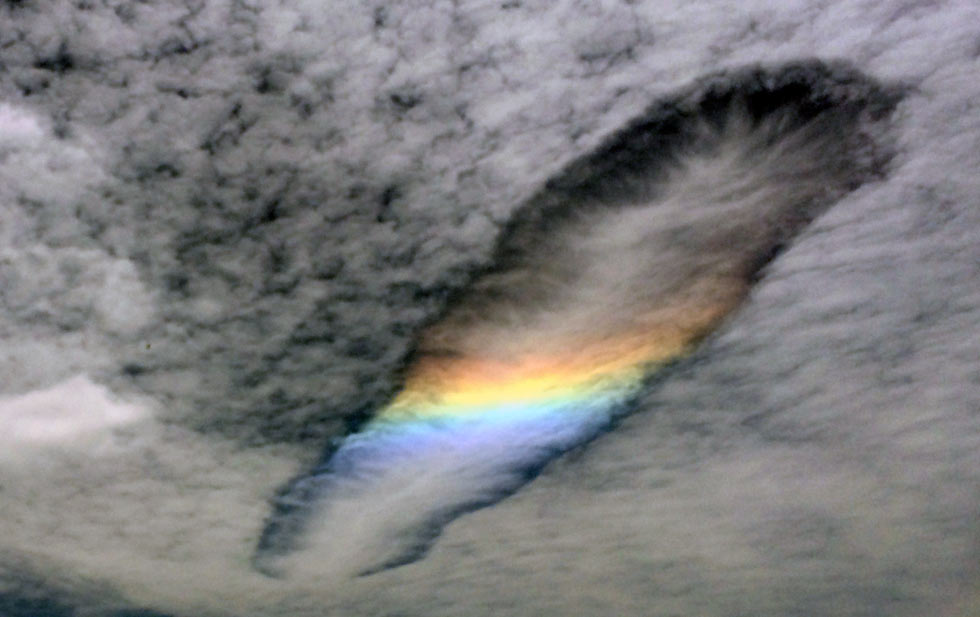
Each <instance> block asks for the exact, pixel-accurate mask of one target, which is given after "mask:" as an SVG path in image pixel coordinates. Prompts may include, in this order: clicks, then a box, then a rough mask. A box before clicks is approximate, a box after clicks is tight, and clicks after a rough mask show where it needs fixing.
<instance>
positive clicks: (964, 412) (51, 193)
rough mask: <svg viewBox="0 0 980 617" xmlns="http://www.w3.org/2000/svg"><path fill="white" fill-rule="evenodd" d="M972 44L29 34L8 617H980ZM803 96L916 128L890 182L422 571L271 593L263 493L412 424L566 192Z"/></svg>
mask: <svg viewBox="0 0 980 617" xmlns="http://www.w3.org/2000/svg"><path fill="white" fill-rule="evenodd" d="M978 21H980V7H977V6H976V4H975V3H972V2H968V1H963V2H955V1H950V2H937V3H924V2H900V1H897V0H890V1H888V2H871V1H857V0H841V1H828V2H781V3H771V2H761V1H757V2H738V3H734V2H726V1H722V0H718V1H706V2H699V3H689V2H677V3H672V2H644V1H635V2H573V1H560V2H549V3H531V2H495V3H489V2H476V1H474V2H424V1H419V2H402V3H394V4H367V3H364V4H360V3H357V4H351V3H332V4H329V5H326V6H325V5H324V4H323V3H321V2H303V1H292V2H291V1H287V0H284V1H283V2H280V3H276V4H272V3H260V2H221V1H206V2H205V1H202V2H190V3H187V2H161V3H155V4H152V5H148V4H137V3H128V2H109V1H106V2H102V3H95V2H92V3H83V4H79V3H72V2H67V1H64V2H58V1H54V2H47V3H43V5H42V3H39V2H35V1H33V0H21V1H20V2H8V3H6V4H3V5H2V6H0V67H2V71H0V338H2V341H3V344H2V345H0V375H2V376H3V377H2V379H0V418H2V419H3V421H2V425H3V429H4V430H3V431H2V432H3V434H2V435H0V446H2V448H0V450H2V451H0V612H2V611H7V613H10V614H11V615H14V616H15V617H21V616H22V615H23V616H25V617H26V616H27V615H32V616H37V615H45V614H47V615H52V616H56V615H57V616H61V615H84V616H85V617H88V616H90V615H91V616H97V617H102V616H111V615H115V616H117V617H122V616H123V615H127V614H130V615H135V614H140V613H136V612H132V611H136V610H138V609H141V610H145V611H152V612H144V613H143V614H144V615H171V616H173V617H182V616H195V617H196V616H210V615H215V616H219V615H236V616H240V617H263V616H266V615H269V616H274V615H427V616H429V615H459V614H468V615H481V614H487V615H489V614H493V615H528V614H536V615H596V614H617V615H664V616H667V615H695V614H696V615H705V616H714V615H718V616H733V615H749V614H751V615H754V616H768V615H774V616H775V615H797V614H813V615H828V616H829V615H833V616H841V617H843V616H858V615H880V614H889V615H897V616H901V615H921V614H924V613H925V612H928V613H932V614H939V615H951V616H959V615H971V614H974V613H975V612H976V611H977V610H978V609H977V606H978V604H977V603H978V601H980V600H978V597H980V573H978V572H977V569H976V568H977V563H980V559H978V550H980V549H978V547H980V542H978V535H977V532H978V529H977V523H976V521H977V520H978V518H980V517H978V516H977V515H978V511H977V510H978V503H980V499H978V497H980V494H978V493H980V489H978V487H980V482H978V471H977V470H978V469H980V460H978V457H980V454H978V452H980V448H978V446H980V422H978V419H977V416H976V409H978V408H980V405H978V403H980V400H978V399H980V382H978V381H977V377H976V368H975V365H976V349H977V344H978V342H980V294H978V291H977V289H978V288H977V285H976V280H977V274H978V273H977V264H978V263H980V254H978V251H980V249H978V248H977V247H978V246H980V242H978V240H980V211H978V209H977V204H978V202H980V179H978V177H977V174H976V169H977V165H978V162H980V160H978V159H980V154H978V152H980V147H978V146H980V115H978V114H977V113H976V110H977V109H978V108H980V82H977V80H976V79H975V75H976V74H977V69H978V67H977V64H978V62H980V38H978V36H977V34H976V29H975V28H974V27H973V24H976V23H978ZM811 58H815V59H819V60H821V61H824V62H838V61H843V62H846V63H848V64H849V65H850V66H852V67H853V68H854V69H855V70H857V71H859V72H860V73H861V74H863V75H866V76H868V77H869V78H870V79H872V80H874V81H875V82H876V83H880V84H883V85H884V86H887V87H894V88H896V89H899V90H901V91H902V92H903V93H904V95H903V97H902V98H901V101H900V102H898V104H897V106H896V107H895V110H894V114H893V116H892V120H891V122H890V124H889V126H888V129H887V130H883V131H882V132H881V134H875V135H873V136H872V137H873V138H874V139H872V140H871V141H870V142H869V143H872V144H875V145H874V148H881V149H885V150H888V151H889V152H890V153H893V156H892V157H891V159H890V162H889V164H888V166H887V169H885V170H883V172H882V173H881V174H879V175H880V177H873V178H863V177H862V182H861V183H860V186H858V187H856V189H855V190H853V191H852V192H850V193H848V194H847V195H844V196H841V197H839V199H837V200H836V201H835V202H834V205H833V206H832V207H830V208H829V209H828V210H827V211H826V212H824V213H823V214H821V215H820V216H819V217H818V218H817V219H816V220H815V221H814V222H813V223H812V224H811V225H810V226H808V227H807V228H806V229H805V230H803V231H802V232H801V233H800V235H799V236H798V237H796V238H795V239H794V240H793V242H792V244H791V245H790V246H789V248H788V249H787V250H786V251H784V252H783V253H782V254H780V255H779V256H778V257H777V258H776V259H775V260H774V261H773V262H772V263H771V264H769V265H768V266H767V268H766V269H765V271H764V272H763V276H762V277H761V279H760V280H759V281H758V282H757V283H756V284H755V285H754V286H752V288H751V291H750V293H749V294H748V296H747V297H746V299H745V300H744V302H742V303H741V304H740V305H739V307H738V308H737V310H736V311H735V312H734V313H733V314H732V315H731V316H730V317H728V318H726V320H725V322H724V323H723V325H721V327H720V328H719V329H718V330H716V331H713V334H712V335H711V337H710V338H709V339H708V340H706V341H705V342H704V343H703V344H702V345H701V346H700V347H699V348H698V349H697V351H696V352H695V353H694V355H693V356H691V357H690V358H688V359H687V360H685V361H684V362H683V363H681V365H679V366H678V367H677V368H676V370H674V371H672V372H671V373H670V374H669V375H667V376H666V377H665V378H664V379H662V380H660V381H658V382H657V383H656V384H655V387H652V388H650V389H649V390H646V391H644V393H643V395H642V396H641V397H640V398H639V400H637V401H636V402H635V404H634V405H633V408H634V410H635V413H633V414H632V415H629V416H628V417H626V418H623V419H622V420H621V421H620V422H619V423H618V424H617V426H616V427H615V428H614V430H612V431H609V432H607V433H605V434H604V435H602V436H601V437H600V438H599V439H597V440H595V441H593V442H591V443H589V444H588V445H587V446H582V447H579V448H576V449H573V450H572V451H571V452H569V453H566V454H565V455H564V456H563V457H560V458H559V459H557V460H554V461H552V462H551V463H550V464H549V465H548V466H547V467H545V468H544V469H543V471H542V472H541V474H540V475H538V476H537V477H536V478H534V480H533V481H532V482H530V483H528V484H526V485H524V486H523V487H521V488H520V490H518V491H517V492H516V493H515V494H514V495H513V496H511V497H510V498H508V499H506V500H503V501H501V502H499V503H497V504H496V505H494V506H493V507H489V508H484V509H481V510H479V511H477V512H473V513H470V514H467V515H465V516H462V517H460V518H458V519H456V520H454V521H453V522H452V523H450V524H449V525H448V526H446V528H445V529H444V530H443V533H442V535H441V536H439V537H438V538H437V539H436V541H435V542H434V543H433V544H432V546H431V548H430V550H429V551H428V552H427V553H426V554H425V556H424V557H423V558H421V559H419V560H417V561H415V562H414V563H412V564H410V565H406V566H404V567H400V568H396V569H391V570H386V571H383V572H379V573H377V574H374V575H371V576H366V577H351V575H350V573H349V572H345V571H344V570H345V567H346V566H347V565H349V564H350V563H352V562H357V561H358V560H360V559H362V558H363V556H364V555H365V554H367V553H368V552H370V550H373V549H372V548H371V543H380V544H381V545H383V546H384V545H387V544H386V543H387V542H389V540H388V539H386V537H385V536H384V533H386V532H390V530H391V529H392V527H391V526H389V525H388V523H385V524H384V525H381V526H380V527H371V526H368V527H361V528H360V529H361V530H362V531H363V532H364V537H366V538H368V540H365V541H364V542H360V541H358V542H353V543H347V544H345V545H344V548H343V550H340V551H320V552H317V551H316V550H315V543H314V546H313V550H306V551H303V552H302V553H301V554H300V555H299V559H298V560H297V561H296V563H294V564H293V565H292V566H291V568H290V572H289V574H288V575H286V576H283V577H280V578H272V577H269V576H266V575H263V574H261V573H260V572H258V571H257V570H256V569H255V567H254V562H253V557H254V553H255V548H256V545H257V543H258V540H259V537H260V535H261V534H262V530H263V527H264V524H265V522H266V519H267V517H268V516H269V515H270V513H271V512H272V511H273V506H272V504H273V501H274V499H275V497H276V495H277V494H279V493H280V492H281V491H282V489H283V488H284V487H286V486H287V485H288V483H289V482H290V481H292V480H294V479H296V478H298V477H303V475H304V474H306V473H307V472H309V471H310V470H311V469H313V468H314V467H315V466H316V465H317V464H318V462H319V461H321V459H322V458H323V455H324V454H323V453H324V451H325V449H326V448H327V447H328V446H330V444H331V443H332V444H334V446H336V445H337V443H339V442H338V441H336V440H339V439H342V438H343V437H344V436H345V435H347V434H348V433H349V432H350V431H351V430H352V429H353V428H354V427H358V426H364V425H365V422H366V421H367V419H369V418H370V417H371V416H372V415H373V414H375V412H377V411H378V410H379V409H380V408H382V406H383V404H384V402H385V401H388V400H390V399H391V397H392V396H394V395H395V394H396V392H397V391H398V389H399V385H400V383H401V380H402V375H403V374H404V371H405V370H406V368H407V367H410V366H411V363H412V358H413V351H414V350H417V348H418V347H419V345H420V344H421V343H420V341H422V342H424V340H425V339H424V338H423V334H424V333H425V332H427V331H428V330H426V328H427V327H430V326H431V325H432V324H433V323H438V320H439V319H440V318H444V317H445V315H446V311H447V307H448V306H451V303H452V301H453V299H454V298H458V297H460V294H465V293H467V290H470V289H473V288H472V287H471V280H472V279H473V276H474V273H476V272H479V271H481V269H482V268H485V267H487V266H488V265H491V264H492V263H493V259H494V253H493V250H494V246H495V245H496V244H497V243H498V242H499V241H500V239H501V238H502V237H505V236H506V234H507V233H508V230H512V229H514V228H515V226H517V227H518V228H519V226H520V224H521V221H524V220H526V219H527V217H528V216H529V214H528V213H529V212H530V211H531V210H529V208H528V206H527V205H526V204H528V203H529V202H528V200H529V199H532V197H533V196H534V195H535V194H539V193H538V191H539V190H540V189H541V187H542V186H544V185H545V183H546V182H547V181H548V180H554V179H556V178H557V179H561V178H568V177H570V176H569V174H572V175H574V173H575V169H577V168H572V171H565V172H562V171H561V170H562V169H564V168H565V166H566V165H568V164H569V163H570V162H573V161H581V160H583V159H581V158H580V157H583V156H585V157H588V155H589V154H590V153H592V152H596V151H597V150H596V149H597V148H600V150H601V144H602V143H604V141H605V140H607V139H608V138H609V136H610V135H613V134H615V133H616V131H618V130H620V129H621V127H623V126H624V125H626V124H627V123H628V122H629V121H630V120H631V119H632V118H636V117H638V116H640V115H642V114H643V113H644V110H647V109H649V108H651V106H654V107H655V106H656V105H658V104H662V103H663V102H665V101H674V100H677V97H678V96H679V93H683V92H686V91H689V90H690V88H691V87H692V84H695V83H698V80H702V79H704V78H705V76H708V75H714V74H718V73H719V72H721V73H724V74H732V73H733V72H737V71H738V70H740V69H741V68H742V67H745V66H750V65H756V64H760V63H761V64H763V65H765V66H767V67H776V68H778V67H780V66H784V65H785V64H786V63H789V62H794V61H797V60H800V59H811ZM869 147H871V146H869ZM531 203H534V202H531ZM532 210H533V208H532ZM698 229H705V228H704V227H700V228H698ZM577 242H581V238H577V237H575V238H572V239H569V240H568V241H567V246H568V247H570V249H569V250H571V249H574V248H575V247H576V246H578V245H577V244H576V243H577ZM681 263H682V262H681V261H676V262H670V263H668V264H667V266H670V267H674V266H679V264H681ZM683 263H689V262H683ZM584 289H586V292H587V291H588V289H589V288H584ZM473 297H477V298H479V295H478V294H476V295H475V296H473ZM580 299H581V298H580ZM481 306H482V305H479V303H477V305H476V307H477V309H479V308H480V307H481ZM518 306H521V305H518ZM477 312H479V311H478V310H477ZM559 321H560V320H559ZM562 323H565V322H562ZM450 331H454V330H451V329H450ZM497 338H498V339H499V341H500V344H501V345H502V346H503V347H507V344H506V343H507V340H509V339H507V338H506V337H503V338H501V337H497ZM515 340H517V339H515ZM332 440H333V441H332ZM495 443H497V444H502V445H501V447H502V448H503V449H504V450H506V451H508V452H511V451H520V448H517V449H516V450H515V448H514V444H512V443H509V442H506V441H503V442H495ZM469 482H470V481H469V480H467V481H466V482H465V483H462V484H460V486H463V485H465V486H470V485H469V484H468V483H469ZM400 503H401V504H403V505H404V504H407V506H406V507H409V508H411V509H412V512H425V511H427V509H431V508H432V507H433V503H434V502H433V501H432V499H431V495H430V494H429V493H425V492H424V491H423V492H421V493H412V492H410V491H409V492H407V493H406V497H405V499H404V500H403V501H402V502H400ZM351 507H352V512H354V514H352V515H351V517H352V519H355V518H357V517H360V516H362V515H363V516H364V518H365V520H374V519H371V517H370V516H367V515H366V514H363V513H365V512H369V510H370V508H371V505H370V503H368V502H358V501H357V499H354V500H353V501H351ZM311 517H312V520H313V522H312V523H309V524H311V525H314V526H315V525H316V524H319V527H318V528H317V529H318V530H319V531H317V537H324V538H327V540H331V539H336V538H337V534H332V525H330V518H329V516H328V515H320V514H317V513H316V512H313V513H312V514H311ZM318 517H319V518H318ZM357 520H360V519H357ZM379 520H383V521H394V523H395V526H394V528H397V522H398V521H399V520H402V517H401V516H400V515H399V514H397V513H396V514H391V513H386V514H385V516H384V517H381V518H380V519H379ZM317 521H319V523H317ZM345 533H346V532H345ZM127 611H130V612H129V613H127Z"/></svg>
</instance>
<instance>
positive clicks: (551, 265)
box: [255, 62, 898, 574]
mask: <svg viewBox="0 0 980 617" xmlns="http://www.w3.org/2000/svg"><path fill="white" fill-rule="evenodd" d="M897 98H898V94H897V91H896V90H892V89H888V88H884V87H881V86H880V85H879V84H877V83H876V82H874V81H873V80H871V79H869V78H867V77H865V76H863V75H860V74H858V73H856V72H854V71H852V70H850V69H848V68H846V67H843V66H828V65H826V64H823V63H819V62H806V63H799V64H794V65H791V66H784V67H781V68H778V69H773V70H765V69H758V68H752V69H746V70H741V71H737V72H732V73H725V74H720V75H714V76H711V77H709V78H706V79H704V80H702V81H700V82H698V83H697V84H695V85H694V86H693V87H691V88H689V89H687V90H686V91H684V92H681V93H680V94H678V95H676V96H674V97H671V98H669V99H666V100H664V101H662V102H660V103H658V104H656V105H654V106H653V107H651V108H650V109H649V110H648V111H647V113H645V114H644V115H643V116H642V117H640V118H638V119H637V120H635V121H633V122H631V123H630V124H628V125H627V126H626V127H624V128H623V129H622V130H621V131H620V132H619V133H617V134H616V135H614V136H612V137H611V138H610V139H609V140H607V141H606V142H605V143H604V144H603V145H601V146H600V147H599V148H597V149H596V150H595V151H594V152H592V153H590V154H588V155H586V156H584V157H582V158H581V159H579V160H577V161H574V162H573V163H571V164H570V165H569V166H568V167H567V168H566V169H565V171H564V172H563V173H561V174H559V175H558V176H556V177H555V178H553V179H551V180H550V181H549V182H548V183H547V184H546V186H545V188H544V189H542V190H541V191H540V192H539V193H538V194H537V195H535V196H534V197H532V198H531V199H530V200H528V202H527V203H526V204H525V205H524V206H523V207H522V208H521V209H519V210H518V211H517V213H516V214H515V216H514V218H513V220H512V223H511V224H510V225H509V227H508V228H507V229H506V230H505V231H504V233H503V234H502V236H501V239H500V242H499V244H498V246H497V250H496V257H495V260H494V263H493V266H492V267H491V268H489V269H487V270H486V271H483V272H480V273H477V274H476V275H475V276H474V280H473V282H472V283H471V285H470V286H469V287H468V288H467V289H466V290H465V291H464V292H463V293H461V294H459V295H458V296H457V297H455V298H454V299H453V300H452V301H451V302H450V304H449V305H448V306H447V307H446V310H445V312H444V313H443V315H442V316H441V318H440V319H439V320H438V321H436V322H435V323H433V324H432V325H430V326H429V327H428V328H426V329H425V330H424V331H423V332H422V333H421V334H420V336H419V339H418V344H417V349H416V351H415V353H414V355H413V356H412V358H411V359H410V362H409V365H408V366H407V368H406V370H405V380H404V384H403V388H402V391H401V392H400V393H399V394H398V395H396V397H395V398H394V399H393V400H392V401H391V402H389V403H388V404H387V405H386V406H385V407H383V408H381V409H378V410H375V412H374V414H373V416H372V417H371V419H369V420H367V421H365V422H363V423H359V424H360V425H359V426H358V428H357V430H356V432H353V433H351V434H350V435H348V436H347V437H346V438H345V439H343V440H341V441H338V442H337V443H335V444H334V446H333V447H332V448H331V449H330V451H329V452H328V453H327V455H326V456H325V458H324V460H323V462H322V463H321V464H320V465H319V466H317V467H316V468H315V469H314V470H312V471H311V472H310V473H309V474H306V475H304V476H303V477H302V478H299V479H297V480H296V481H294V482H293V483H291V484H290V485H289V486H288V487H286V488H284V489H283V491H282V492H281V494H280V495H279V497H278V498H277V499H276V501H275V503H274V504H273V513H272V515H271V517H270V518H269V520H268V521H267V526H266V529H265V533H264V534H263V535H262V538H261V541H260V543H259V546H258V551H257V553H256V560H255V563H256V565H257V567H258V568H259V569H261V570H263V571H265V572H267V573H277V574H289V573H290V572H293V571H297V570H307V571H309V569H310V568H313V569H314V570H322V569H326V570H328V571H330V572H335V573H347V574H370V573H374V572H378V571H380V570H384V569H386V568H390V567H395V566H399V565H404V564H406V563H410V562H412V561H414V560H416V559H418V558H420V557H421V556H422V555H424V554H425V552H426V551H427V550H428V548H429V547H430V546H431V544H432V542H433V541H434V539H435V538H436V537H438V535H439V534H440V533H441V531H442V529H443V528H444V526H445V525H446V524H448V523H449V522H450V521H452V520H453V519H455V518H457V517H458V516H460V515H461V514H464V513H466V512H469V511H471V510H474V509H477V508H482V507H486V506H487V505H490V504H493V503H496V502H497V501H499V500H500V499H502V498H504V497H506V496H507V495H510V494H512V493H513V492H514V491H516V490H518V489H519V488H520V487H521V486H523V485H524V484H526V483H527V482H528V481H529V480H530V479H532V478H533V477H534V476H535V475H536V474H537V473H538V472H539V471H540V470H541V469H542V468H543V466H545V465H546V464H547V463H548V462H549V461H551V460H553V459H554V458H555V457H556V456H559V455H560V454H561V453H563V452H565V451H567V450H569V449H570V448H574V447H577V446H580V445H582V444H584V443H585V442H588V441H589V440H591V439H593V438H594V437H596V436H597V435H599V434H600V433H602V432H603V431H606V430H608V429H609V427H611V426H612V425H613V424H614V423H615V420H616V419H617V418H618V417H621V415H622V414H624V413H626V412H628V411H630V409H631V408H632V405H633V402H634V401H635V400H636V399H637V397H638V396H639V395H640V394H642V392H643V391H644V390H645V389H648V388H649V387H651V384H652V383H653V380H655V379H657V377H658V375H659V376H662V375H663V374H664V370H665V368H666V367H669V366H670V365H671V364H672V363H674V362H676V361H677V360H678V359H680V358H682V357H684V356H685V355H687V354H688V353H690V352H691V350H692V349H694V348H695V346H696V345H697V344H698V343H699V342H700V341H701V340H703V339H704V338H705V337H706V336H708V335H709V334H710V333H711V332H712V331H714V330H715V329H716V328H717V327H718V326H719V324H721V323H722V321H723V320H724V319H725V318H726V316H728V315H729V314H730V313H731V312H732V311H733V310H735V309H736V308H737V307H738V306H739V305H740V304H741V303H742V301H743V300H744V299H745V298H746V296H747V295H748V292H749V290H750V288H751V286H752V284H753V283H754V282H755V281H756V280H758V278H759V277H760V273H761V272H762V269H763V268H764V267H765V266H766V264H767V263H769V262H770V261H771V260H772V259H773V258H774V257H775V256H776V255H777V254H778V253H779V252H780V251H781V250H782V249H783V248H784V247H785V246H787V244H788V243H790V242H791V241H792V239H793V237H794V236H796V235H797V234H798V233H799V232H800V231H801V230H802V229H804V228H805V227H806V225H807V224H808V223H809V222H810V221H812V220H813V219H814V218H815V217H817V216H819V215H820V214H821V213H822V212H824V211H825V210H826V209H827V208H829V207H830V206H831V205H832V204H833V203H834V202H836V201H838V200H839V199H840V198H841V197H842V196H844V195H845V194H846V193H847V192H848V191H850V190H853V189H854V188H855V187H857V186H859V185H860V184H861V183H863V182H865V181H868V180H869V179H873V178H877V177H880V175H881V174H882V171H883V169H884V166H885V165H886V164H887V159H888V157H887V155H886V154H885V152H886V150H887V149H886V148H884V147H882V143H881V142H882V139H883V137H884V136H885V131H886V129H887V127H886V126H885V125H884V124H885V123H884V122H882V121H881V120H882V119H885V118H887V117H888V115H889V112H890V110H891V109H892V108H893V107H894V105H895V103H896V101H897ZM300 564H302V567H301V565H300Z"/></svg>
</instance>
